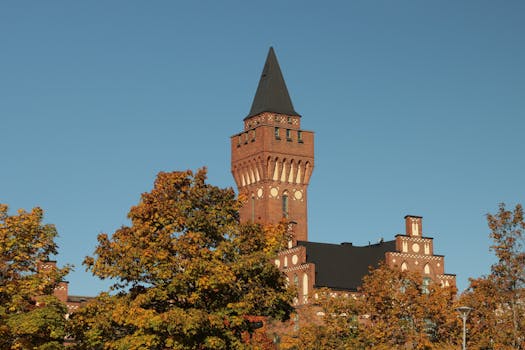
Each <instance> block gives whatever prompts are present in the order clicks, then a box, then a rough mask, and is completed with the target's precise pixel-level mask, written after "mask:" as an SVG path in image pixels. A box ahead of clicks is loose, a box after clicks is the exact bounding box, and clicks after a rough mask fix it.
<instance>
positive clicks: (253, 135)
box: [252, 129, 255, 142]
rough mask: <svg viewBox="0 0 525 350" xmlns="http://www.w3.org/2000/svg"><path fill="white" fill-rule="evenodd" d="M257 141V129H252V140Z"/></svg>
mask: <svg viewBox="0 0 525 350" xmlns="http://www.w3.org/2000/svg"><path fill="white" fill-rule="evenodd" d="M253 141H255V129H254V130H252V142H253Z"/></svg>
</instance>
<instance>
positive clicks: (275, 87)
mask: <svg viewBox="0 0 525 350" xmlns="http://www.w3.org/2000/svg"><path fill="white" fill-rule="evenodd" d="M262 112H274V113H281V114H287V115H299V113H297V112H296V111H295V110H294V109H293V104H292V100H291V99H290V95H289V94H288V89H287V88H286V83H285V82H284V78H283V74H282V73H281V68H280V67H279V62H277V57H276V56H275V52H274V51H273V47H270V51H269V52H268V56H267V57H266V63H265V64H264V68H263V71H262V74H261V80H259V86H258V87H257V92H256V93H255V97H254V98H253V103H252V108H251V110H250V114H248V116H247V117H246V118H249V117H252V116H254V115H257V114H259V113H262ZM246 118H245V119H246Z"/></svg>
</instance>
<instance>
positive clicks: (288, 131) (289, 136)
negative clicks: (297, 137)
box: [286, 129, 292, 141]
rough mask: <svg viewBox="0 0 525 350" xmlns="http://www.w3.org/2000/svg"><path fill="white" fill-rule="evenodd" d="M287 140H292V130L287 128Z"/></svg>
mask: <svg viewBox="0 0 525 350" xmlns="http://www.w3.org/2000/svg"><path fill="white" fill-rule="evenodd" d="M286 140H287V141H292V130H290V129H286Z"/></svg>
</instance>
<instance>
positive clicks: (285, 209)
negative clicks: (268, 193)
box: [282, 193, 288, 218]
mask: <svg viewBox="0 0 525 350" xmlns="http://www.w3.org/2000/svg"><path fill="white" fill-rule="evenodd" d="M282 198H283V218H288V194H287V193H284V194H283V197H282Z"/></svg>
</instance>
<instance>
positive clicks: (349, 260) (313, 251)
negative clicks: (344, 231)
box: [297, 240, 396, 291]
mask: <svg viewBox="0 0 525 350" xmlns="http://www.w3.org/2000/svg"><path fill="white" fill-rule="evenodd" d="M297 245H300V246H304V247H306V261H307V262H309V263H313V264H315V287H317V288H321V287H328V288H331V289H335V290H352V291H355V290H357V288H358V287H359V286H361V284H362V279H363V277H364V276H365V275H366V274H368V268H369V266H373V267H376V266H377V265H378V263H379V262H380V261H381V260H384V259H385V253H386V252H395V251H396V241H394V240H393V241H386V242H381V243H377V244H371V245H368V246H364V247H357V246H353V245H352V244H351V243H341V244H329V243H316V242H307V241H299V242H297Z"/></svg>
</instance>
